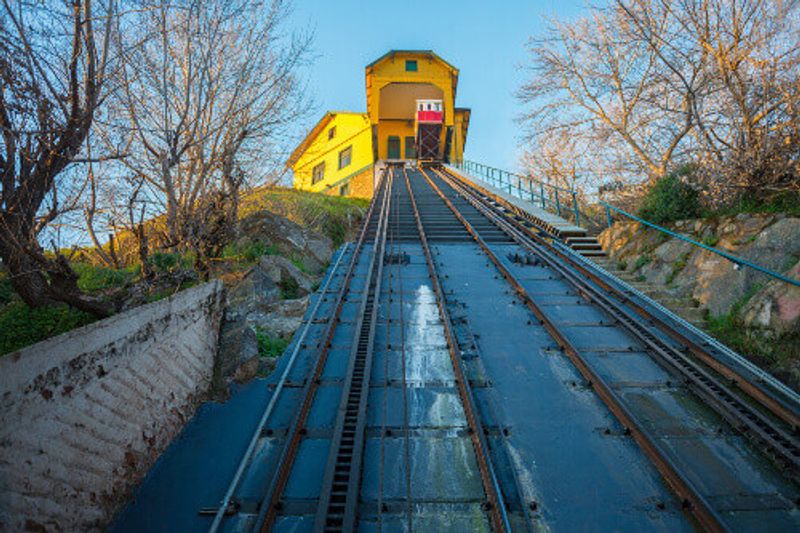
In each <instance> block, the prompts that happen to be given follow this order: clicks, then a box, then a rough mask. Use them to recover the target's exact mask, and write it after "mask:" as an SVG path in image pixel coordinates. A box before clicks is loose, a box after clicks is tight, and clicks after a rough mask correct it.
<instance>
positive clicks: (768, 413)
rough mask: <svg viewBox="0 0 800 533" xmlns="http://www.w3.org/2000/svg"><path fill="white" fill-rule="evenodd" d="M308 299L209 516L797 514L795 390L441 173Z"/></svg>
mask: <svg viewBox="0 0 800 533" xmlns="http://www.w3.org/2000/svg"><path fill="white" fill-rule="evenodd" d="M315 298H316V299H315V300H314V304H313V305H312V306H311V309H310V310H309V312H308V313H307V315H306V318H305V322H304V326H303V327H302V328H301V330H300V332H298V334H297V335H296V336H295V339H294V340H293V342H292V345H290V347H289V349H288V350H287V354H286V355H285V356H284V357H283V358H282V360H281V363H280V365H279V367H278V369H277V371H276V372H275V374H274V377H272V378H270V380H269V389H270V390H271V391H272V393H271V396H270V400H269V402H268V404H267V406H266V408H265V409H264V410H263V412H262V413H261V414H260V418H259V420H258V424H256V426H255V431H254V432H253V435H252V438H251V440H250V441H249V445H248V446H247V447H246V449H245V451H244V453H243V454H242V456H241V458H240V461H239V465H238V468H237V469H236V471H235V472H234V473H232V475H231V478H230V482H229V483H228V485H227V487H225V488H224V490H223V489H222V488H221V489H220V491H219V493H220V494H219V500H218V501H216V502H206V505H208V504H210V503H214V504H216V507H215V508H214V509H212V510H211V511H209V512H208V514H207V515H204V516H203V520H205V521H204V522H203V528H204V529H205V528H210V530H212V531H216V530H223V531H243V530H261V531H269V530H272V531H341V530H345V531H350V530H355V529H358V530H364V531H372V530H384V529H386V530H391V531H395V530H398V531H399V530H403V531H410V530H415V531H508V530H513V531H533V530H539V529H544V528H548V529H555V530H562V531H572V530H576V529H580V530H587V529H588V530H611V529H614V530H630V531H634V530H635V531H640V530H669V531H675V530H691V529H696V528H698V527H699V528H702V529H707V530H738V531H744V530H748V531H749V530H773V531H790V530H798V529H800V512H799V511H798V503H800V490H799V489H798V486H797V479H798V464H800V461H799V455H800V448H799V447H798V437H797V429H798V426H800V424H798V421H800V417H799V416H798V413H799V412H800V411H799V410H798V405H797V404H796V403H794V401H793V400H792V399H791V398H787V397H785V396H783V395H782V394H781V392H780V391H779V390H777V389H775V388H773V387H771V386H770V383H769V382H768V381H765V380H763V379H760V378H758V377H757V376H755V375H753V374H752V373H751V372H750V370H748V368H746V367H743V366H740V365H737V364H736V363H735V360H731V359H729V358H726V357H725V354H724V353H722V352H721V351H720V350H718V349H717V348H716V347H715V346H714V345H713V344H712V343H709V342H708V340H707V339H705V338H704V337H703V336H702V334H699V333H698V332H697V331H693V330H690V329H687V328H685V327H684V325H683V324H682V323H681V322H680V321H675V320H673V319H672V317H670V316H669V314H664V313H663V312H662V311H661V309H660V308H659V307H658V306H657V304H654V303H653V302H651V301H649V300H647V298H645V297H642V296H641V295H637V294H635V293H632V292H630V291H628V290H627V289H626V288H625V287H624V286H621V285H620V284H619V283H618V282H617V281H616V280H614V279H612V278H610V277H607V276H606V275H605V274H604V273H602V272H601V271H597V270H594V269H592V268H591V267H589V266H588V263H585V262H583V261H582V260H581V258H580V257H578V256H577V254H574V253H573V252H572V251H570V250H568V249H566V247H565V246H563V245H561V244H560V243H557V242H555V241H554V240H553V239H552V236H551V235H548V234H546V233H543V232H540V231H538V230H535V229H532V228H531V227H530V225H529V224H526V223H525V221H522V220H519V217H514V216H513V212H512V211H511V210H510V209H507V208H505V207H504V206H503V205H500V204H498V202H497V198H496V197H493V198H489V197H488V196H486V195H485V192H482V191H481V190H480V189H476V188H474V187H472V185H471V184H470V183H468V182H466V181H465V180H464V179H463V178H461V177H459V176H456V175H454V174H452V173H451V172H449V171H447V170H446V169H427V170H425V171H419V170H406V169H403V168H402V167H393V168H392V167H390V168H389V169H388V170H387V172H386V173H385V175H384V177H383V179H382V181H381V184H380V186H379V189H378V192H377V194H376V197H375V199H374V200H373V202H372V205H371V207H370V211H369V213H368V216H367V220H366V223H365V224H364V227H363V229H362V232H361V234H360V236H359V239H358V241H357V242H356V243H354V244H352V245H350V246H349V247H348V248H347V249H346V250H345V251H344V252H343V253H341V254H340V255H339V257H338V260H337V263H336V264H335V265H334V267H333V268H332V269H331V272H330V274H329V276H328V277H327V278H326V281H325V283H324V285H323V287H322V289H321V290H320V292H319V293H318V295H317V296H316V297H315ZM176 490H177V487H176ZM220 502H221V505H220ZM129 514H130V513H129ZM192 523H193V524H196V523H197V522H196V520H195V521H194V522H192ZM118 526H119V527H117V528H116V529H118V530H125V529H126V528H125V527H124V524H122V525H120V524H118Z"/></svg>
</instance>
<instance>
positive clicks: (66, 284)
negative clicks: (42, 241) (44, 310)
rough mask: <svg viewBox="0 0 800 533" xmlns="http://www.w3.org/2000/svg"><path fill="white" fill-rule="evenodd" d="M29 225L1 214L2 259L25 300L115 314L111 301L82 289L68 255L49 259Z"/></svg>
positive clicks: (17, 218) (17, 289) (13, 283)
mask: <svg viewBox="0 0 800 533" xmlns="http://www.w3.org/2000/svg"><path fill="white" fill-rule="evenodd" d="M30 234H31V232H30V231H26V228H25V224H23V223H22V221H21V220H20V218H19V217H17V216H14V215H7V214H0V259H2V260H3V265H4V266H5V269H6V272H7V273H8V278H9V281H10V282H11V286H12V287H13V288H14V291H15V292H16V293H17V295H19V297H20V298H21V299H22V301H23V302H25V303H26V304H28V305H29V306H31V307H42V306H45V305H53V304H55V303H65V304H67V305H70V306H72V307H74V308H76V309H80V310H81V311H86V312H88V313H91V314H93V315H95V316H97V317H101V318H102V317H106V316H108V315H109V314H110V313H111V308H110V306H109V305H108V304H105V303H103V302H100V301H96V300H92V299H89V298H85V297H84V296H83V295H82V294H81V291H80V289H78V275H77V274H76V273H75V271H74V270H72V268H71V267H70V266H69V264H68V263H67V260H66V258H64V256H61V255H59V256H57V258H56V260H55V261H53V260H50V259H47V258H46V257H45V256H44V254H43V253H42V250H41V247H40V246H39V244H38V243H37V242H35V241H33V242H30V241H27V240H26V239H25V238H24V236H26V235H30Z"/></svg>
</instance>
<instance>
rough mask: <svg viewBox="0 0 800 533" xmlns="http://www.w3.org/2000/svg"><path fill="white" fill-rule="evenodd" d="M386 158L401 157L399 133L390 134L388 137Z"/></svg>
mask: <svg viewBox="0 0 800 533" xmlns="http://www.w3.org/2000/svg"><path fill="white" fill-rule="evenodd" d="M386 158H387V159H400V137H398V136H397V135H389V138H388V139H386Z"/></svg>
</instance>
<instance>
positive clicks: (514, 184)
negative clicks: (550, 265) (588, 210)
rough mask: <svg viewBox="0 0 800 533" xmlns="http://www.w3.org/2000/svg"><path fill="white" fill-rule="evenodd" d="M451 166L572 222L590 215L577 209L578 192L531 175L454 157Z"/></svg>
mask: <svg viewBox="0 0 800 533" xmlns="http://www.w3.org/2000/svg"><path fill="white" fill-rule="evenodd" d="M453 166H454V167H456V168H458V169H460V170H463V171H464V172H468V173H470V174H472V175H473V176H476V177H480V178H483V179H485V180H486V181H487V182H488V183H489V184H491V185H492V186H494V187H497V188H498V189H502V190H507V191H508V194H511V195H513V196H516V197H517V198H520V199H522V200H527V201H529V202H531V203H532V204H534V205H536V206H537V207H538V206H541V208H542V209H545V210H548V211H552V212H554V213H556V214H558V216H560V217H563V216H568V217H570V218H572V219H574V221H575V225H576V226H580V225H581V222H582V220H581V215H583V222H584V223H585V222H586V221H587V220H589V219H590V217H588V216H587V215H585V214H582V213H581V211H580V208H579V206H578V192H577V191H576V190H574V189H566V188H564V187H559V186H557V185H553V184H551V183H545V182H543V181H539V180H537V179H535V178H533V177H531V176H523V175H522V174H515V173H514V172H509V171H507V170H503V169H501V168H496V167H490V166H489V165H484V164H482V163H476V162H475V161H467V160H463V161H457V162H454V163H453Z"/></svg>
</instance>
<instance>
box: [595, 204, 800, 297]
mask: <svg viewBox="0 0 800 533" xmlns="http://www.w3.org/2000/svg"><path fill="white" fill-rule="evenodd" d="M600 205H602V206H604V207H605V208H606V220H607V222H608V225H609V227H611V224H612V220H611V211H612V210H613V211H615V212H617V213H619V214H621V215H624V216H626V217H628V218H630V219H631V220H635V221H636V222H639V223H640V224H644V225H645V226H648V227H651V228H653V229H656V230H658V231H660V232H661V233H664V234H666V235H669V236H671V237H675V238H676V239H680V240H682V241H685V242H688V243H690V244H693V245H694V246H699V247H700V248H702V249H704V250H708V251H709V252H712V253H715V254H717V255H718V256H720V257H724V258H725V259H727V260H728V261H730V262H732V263H734V264H736V265H740V266H746V267H748V268H752V269H753V270H757V271H758V272H762V273H764V274H767V275H768V276H772V277H773V278H775V279H779V280H781V281H784V282H786V283H789V284H791V285H794V286H796V287H800V281H798V280H796V279H792V278H790V277H787V276H784V275H783V274H780V273H778V272H775V271H772V270H770V269H768V268H764V267H762V266H760V265H757V264H755V263H751V262H750V261H748V260H747V259H744V258H742V257H738V256H735V255H733V254H729V253H728V252H725V251H723V250H720V249H718V248H714V247H713V246H708V245H706V244H703V243H702V242H697V241H696V240H694V239H692V238H689V237H687V236H686V235H681V234H680V233H676V232H674V231H672V230H669V229H667V228H664V227H661V226H659V225H658V224H653V223H652V222H648V221H646V220H644V219H642V218H639V217H637V216H636V215H632V214H630V213H628V212H626V211H623V210H622V209H620V208H618V207H614V206H613V205H611V204H609V203H607V202H602V201H601V202H600Z"/></svg>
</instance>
